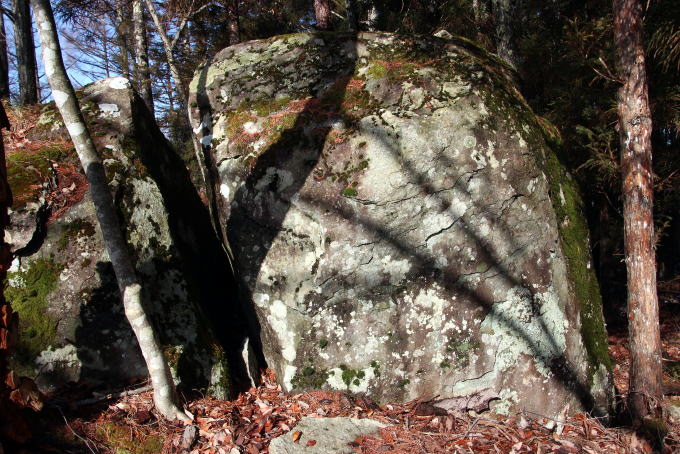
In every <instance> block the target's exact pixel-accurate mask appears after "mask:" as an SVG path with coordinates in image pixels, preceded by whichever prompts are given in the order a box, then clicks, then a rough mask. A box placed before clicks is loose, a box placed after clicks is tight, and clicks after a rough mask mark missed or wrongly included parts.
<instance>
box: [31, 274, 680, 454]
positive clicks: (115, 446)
mask: <svg viewBox="0 0 680 454" xmlns="http://www.w3.org/2000/svg"><path fill="white" fill-rule="evenodd" d="M678 284H680V281H679V282H678ZM678 295H680V293H679V294H675V293H674V294H673V295H672V297H671V298H665V299H664V298H662V304H661V311H662V326H661V329H662V343H663V358H664V364H665V365H666V366H668V365H671V366H675V367H665V370H666V373H665V380H666V381H668V382H671V383H673V382H674V383H676V384H677V383H678V382H679V381H680V367H677V366H678V365H680V329H679V328H680V301H678ZM609 350H610V353H611V356H612V359H613V361H614V381H615V386H616V391H617V394H618V398H619V401H623V400H624V399H625V396H626V392H627V386H628V384H627V382H628V368H629V358H630V354H629V351H628V339H627V333H626V330H625V328H624V327H616V326H614V327H612V326H611V325H610V336H609ZM138 386H139V385H138ZM142 389H143V388H142ZM71 397H72V398H71V399H70V401H71V402H75V400H76V399H75V396H71ZM674 399H677V400H675V403H676V404H678V405H680V398H678V397H669V398H668V402H666V403H667V404H669V403H672V402H673V400H674ZM56 401H57V402H62V406H61V407H60V408H58V409H57V408H56V407H54V406H52V409H51V410H49V409H48V411H47V413H48V414H51V415H52V416H51V417H48V418H47V419H46V420H45V422H44V424H46V425H47V426H49V427H47V430H45V431H44V432H43V435H42V436H40V437H37V438H39V439H42V441H38V439H36V442H37V443H38V446H37V447H39V449H40V450H41V452H72V453H76V452H77V453H81V452H84V453H97V454H109V453H111V454H152V453H153V454H155V453H159V452H163V453H191V454H204V453H209V454H239V453H247V454H255V453H268V452H269V449H268V448H269V443H270V441H271V440H272V439H273V438H276V437H278V436H281V435H283V434H285V433H287V432H290V431H292V432H293V436H292V437H293V440H297V442H298V443H300V445H301V447H302V446H313V445H314V444H315V443H316V441H315V440H313V439H311V438H310V437H305V434H303V433H301V432H300V431H296V424H297V423H298V421H299V420H300V419H301V418H302V417H304V416H308V415H312V416H314V417H319V418H323V417H337V416H350V417H355V418H371V419H375V420H378V421H380V422H382V423H384V424H387V426H386V427H384V428H382V429H380V431H379V432H378V433H376V434H375V435H368V436H363V437H359V438H358V439H356V440H355V441H354V442H352V443H350V444H349V446H348V449H352V450H353V452H356V453H363V454H378V453H385V452H389V453H393V454H411V453H525V452H532V453H533V452H535V453H560V454H567V453H588V454H595V453H647V452H652V449H651V448H650V446H649V444H648V443H647V442H646V441H645V438H644V437H643V436H641V435H639V434H637V433H636V432H635V431H633V430H631V429H629V428H626V427H615V426H612V425H611V424H610V425H605V424H603V422H602V421H600V420H598V419H596V418H592V417H590V416H588V415H585V414H577V415H574V416H571V417H568V418H565V419H563V420H552V419H549V418H545V417H541V416H540V415H535V414H516V415H511V416H509V417H498V416H493V415H490V414H481V415H476V414H467V413H458V414H447V415H443V416H442V415H433V414H432V412H431V411H428V406H427V405H423V403H422V402H420V401H418V400H415V401H412V402H407V403H393V404H388V405H384V406H377V405H376V404H375V403H373V402H372V401H371V400H370V399H368V398H366V397H365V396H357V395H351V394H348V393H343V392H328V391H316V392H309V393H302V394H286V393H284V392H282V390H281V387H280V386H279V385H277V384H276V382H275V377H274V376H273V374H272V373H271V372H269V373H267V374H265V375H264V376H263V383H262V385H261V386H259V387H257V388H252V389H250V390H249V391H248V392H246V393H243V394H241V395H240V396H239V397H238V398H237V399H236V400H234V401H219V400H215V399H212V398H197V399H193V400H192V399H190V400H189V401H188V402H187V404H186V407H187V409H188V410H189V411H190V412H191V413H192V414H193V415H194V416H195V426H196V427H197V429H198V431H197V432H196V434H195V436H190V437H188V438H187V435H186V434H187V433H188V432H189V431H185V429H186V427H185V426H184V425H182V424H179V423H167V422H164V421H162V420H159V419H158V418H157V417H156V415H155V414H154V411H153V405H152V396H151V392H150V391H145V392H141V393H133V394H129V395H126V396H124V397H118V398H116V399H109V400H103V401H101V402H98V403H97V404H94V405H90V406H82V405H71V406H70V408H69V405H64V404H63V402H64V400H63V395H62V396H60V398H59V399H57V400H56ZM48 407H49V401H48ZM429 408H431V407H429ZM43 413H45V411H43ZM666 423H667V425H668V428H669V432H668V435H667V436H666V439H665V444H666V446H665V448H664V452H669V453H673V452H680V420H678V419H673V418H671V417H670V416H668V415H667V416H666ZM183 435H184V436H183ZM187 446H189V447H188V448H187Z"/></svg>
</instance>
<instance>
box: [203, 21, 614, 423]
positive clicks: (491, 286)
mask: <svg viewBox="0 0 680 454" xmlns="http://www.w3.org/2000/svg"><path fill="white" fill-rule="evenodd" d="M189 101H190V111H191V115H192V117H193V120H192V121H193V127H194V132H195V133H196V142H197V145H198V147H197V150H198V154H199V158H200V159H201V160H202V161H203V164H204V172H203V174H204V176H205V178H206V181H207V184H208V186H209V187H210V188H211V192H212V193H213V194H214V198H215V199H214V206H215V210H216V211H217V214H218V216H219V217H220V219H221V222H222V228H223V230H224V232H225V234H226V235H227V236H228V240H229V244H230V246H231V248H232V250H233V255H234V258H235V267H236V269H237V271H238V273H239V274H240V279H241V281H242V287H243V297H244V298H248V299H250V300H251V301H252V303H253V304H254V307H255V310H256V312H257V315H258V319H259V322H260V324H261V327H262V328H261V332H262V345H263V349H264V354H265V358H266V360H267V362H268V364H269V366H270V367H272V368H273V369H274V370H275V371H276V372H277V374H278V378H279V380H280V381H281V382H282V384H283V385H284V387H285V389H287V390H304V389H312V388H332V389H343V390H349V391H354V392H367V393H369V394H371V395H372V396H374V397H375V398H377V399H379V400H381V401H385V400H389V399H400V400H406V399H413V398H416V397H425V398H427V397H434V396H442V397H446V396H466V395H473V394H475V393H479V392H482V391H484V392H485V393H486V395H489V393H493V392H495V393H497V394H498V397H499V399H497V400H496V401H494V402H492V404H491V406H492V409H493V410H494V411H496V412H499V413H507V412H509V411H515V410H521V409H525V410H530V411H535V412H538V413H540V414H544V415H551V416H554V415H557V414H560V413H562V412H564V411H568V412H575V411H578V410H581V409H583V408H592V407H596V408H598V409H600V410H602V411H606V410H607V409H608V407H609V404H610V403H611V401H610V398H611V381H610V370H609V368H610V362H609V361H610V360H609V357H608V353H607V346H606V336H605V330H604V323H603V319H602V308H601V302H600V299H599V290H598V286H597V282H596V280H595V277H594V275H593V272H592V270H591V269H590V268H591V267H590V257H589V247H588V237H587V229H586V226H585V224H584V219H583V217H582V214H581V212H580V199H579V196H578V192H577V189H576V187H575V184H574V183H573V182H572V180H571V178H570V177H569V176H568V175H567V174H566V173H565V172H564V170H563V168H562V166H561V164H560V162H559V160H558V159H557V157H556V155H555V154H554V152H553V151H552V150H551V149H550V148H549V147H548V146H547V145H546V134H548V133H549V132H550V129H549V127H548V125H546V124H545V123H544V122H542V121H540V120H539V119H537V118H536V117H535V116H534V115H533V114H532V112H531V111H530V109H529V108H528V106H527V105H526V103H525V102H524V100H523V98H522V97H521V96H520V94H519V93H518V92H517V90H516V89H515V88H514V86H513V85H512V83H511V81H510V78H509V77H508V76H507V74H506V68H505V67H504V66H503V64H502V63H501V62H500V61H499V60H498V59H497V58H495V57H494V56H491V55H489V54H487V53H485V52H484V51H483V50H481V49H479V48H477V47H476V46H474V45H473V44H471V43H469V42H467V41H464V40H458V39H451V40H444V39H438V38H422V37H421V38H401V37H397V36H394V35H390V34H370V33H361V34H359V35H358V36H352V35H349V34H332V33H330V34H324V33H317V34H296V35H287V36H281V37H274V38H271V39H268V40H262V41H252V42H247V43H242V44H238V45H236V46H232V47H229V48H227V49H224V50H223V51H222V52H220V53H219V54H218V55H217V56H216V57H215V58H214V59H213V60H212V61H211V62H209V64H207V65H205V66H203V67H201V68H199V70H198V71H197V73H196V75H195V77H194V79H193V81H192V83H191V95H190V100H189Z"/></svg>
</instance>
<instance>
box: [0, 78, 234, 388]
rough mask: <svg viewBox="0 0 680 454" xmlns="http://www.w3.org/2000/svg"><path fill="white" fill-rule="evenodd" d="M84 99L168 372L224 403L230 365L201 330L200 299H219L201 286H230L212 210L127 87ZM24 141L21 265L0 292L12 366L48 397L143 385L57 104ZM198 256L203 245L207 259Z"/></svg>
mask: <svg viewBox="0 0 680 454" xmlns="http://www.w3.org/2000/svg"><path fill="white" fill-rule="evenodd" d="M79 97H80V101H81V107H82V109H83V112H84V114H85V118H86V121H87V123H88V125H89V128H90V131H91V134H92V136H93V138H94V140H95V142H96V145H97V149H98V151H99V152H100V153H101V155H102V157H103V158H104V164H105V168H106V173H107V177H108V178H109V180H110V186H111V190H112V192H113V193H114V195H115V202H116V205H117V207H118V209H119V214H120V215H121V218H122V219H123V224H124V226H125V229H126V236H127V240H128V242H129V244H130V246H131V250H132V251H133V255H134V259H135V262H136V266H137V271H138V273H139V275H140V278H141V280H142V283H143V288H144V298H145V304H146V306H147V309H148V311H149V313H150V314H151V318H152V320H153V322H154V324H155V326H156V327H157V330H158V333H159V334H160V337H161V343H162V344H163V347H164V349H165V353H166V357H167V359H168V360H169V361H170V363H171V366H172V369H173V373H174V374H175V375H176V378H177V379H178V380H180V381H181V382H182V383H183V384H185V385H187V386H188V387H191V388H210V389H211V390H212V391H213V392H214V393H216V394H217V395H221V396H225V395H226V394H227V391H228V390H229V375H228V367H227V364H228V361H226V355H225V351H224V349H223V348H222V346H221V342H220V339H218V338H217V337H216V336H215V335H214V334H213V331H212V330H211V327H210V324H209V323H206V318H208V317H211V316H212V315H213V314H212V313H211V312H210V311H211V308H210V307H207V306H206V300H210V298H213V299H215V298H214V296H215V295H214V294H212V293H210V292H209V291H206V288H210V287H209V286H206V283H205V282H204V281H203V278H204V277H210V276H212V278H213V281H217V283H216V284H214V285H213V287H212V289H213V290H214V291H221V290H223V288H224V284H225V283H226V282H228V280H229V279H228V277H227V278H225V277H223V276H221V275H220V272H218V271H217V270H218V269H221V270H224V271H222V272H221V274H225V275H229V269H228V262H227V261H226V255H224V254H223V255H224V257H225V262H224V263H217V262H218V260H217V259H216V257H217V255H216V253H215V251H218V250H221V249H220V248H221V246H220V243H219V241H218V240H217V236H216V235H215V234H214V233H213V229H212V228H211V223H210V218H209V214H208V212H207V209H205V208H204V206H203V204H202V203H201V202H200V200H199V199H198V195H197V193H196V192H195V191H194V189H193V186H192V185H191V183H190V179H189V176H188V172H187V170H186V169H185V168H184V166H183V165H182V164H181V160H179V158H177V157H176V156H175V155H174V153H173V151H172V149H171V148H170V147H169V145H168V143H167V141H165V138H164V137H163V135H162V133H161V132H160V130H158V127H157V126H156V125H155V123H154V120H153V117H152V116H151V115H150V114H149V112H148V111H146V109H145V108H144V107H143V102H142V101H141V99H140V98H139V97H138V96H137V95H136V94H135V93H134V92H133V90H132V88H131V87H130V84H129V82H128V81H127V80H126V79H122V78H116V79H107V80H103V81H100V82H96V83H94V84H92V85H89V86H88V87H86V88H84V89H83V90H82V91H81V92H79ZM29 138H30V139H32V141H31V142H30V143H29V146H26V148H25V149H24V150H16V151H15V152H13V153H11V154H9V156H8V158H7V162H8V179H9V182H10V185H11V186H12V190H13V192H14V194H15V204H14V206H13V210H12V212H11V220H12V223H13V226H12V228H11V230H10V231H9V234H8V237H7V239H8V242H9V243H10V244H11V245H12V248H13V251H14V255H15V257H16V258H15V260H14V264H13V267H12V269H11V270H10V273H9V274H8V279H7V287H6V291H5V292H6V295H7V297H8V299H9V300H10V301H11V303H12V306H13V307H14V310H15V311H17V312H18V313H19V320H20V338H19V344H18V345H17V346H16V348H15V351H14V356H13V361H14V367H15V370H18V371H19V372H20V373H23V374H26V375H30V376H32V377H35V378H36V383H37V384H38V385H39V386H40V387H41V389H43V390H45V391H50V390H54V389H55V388H57V387H58V386H60V385H63V384H65V383H67V382H79V383H87V384H91V385H96V384H104V385H107V386H111V385H115V384H120V383H121V382H126V380H128V379H131V378H135V377H146V376H147V370H146V366H145V363H144V360H143V358H142V356H141V352H140V350H139V346H138V344H137V341H136V339H135V336H134V334H133V332H132V330H131V328H130V326H129V323H128V321H127V319H126V318H125V315H124V312H123V307H122V302H121V300H120V294H119V291H118V286H117V283H116V279H115V275H114V272H113V268H112V265H111V262H110V260H109V258H108V254H107V252H106V249H105V247H104V244H103V240H102V236H101V231H100V229H99V225H98V222H97V218H96V215H95V211H94V205H93V204H92V201H91V199H90V197H89V194H88V193H87V181H86V179H85V177H84V175H83V174H82V172H81V170H80V164H79V162H78V159H77V156H76V154H75V151H74V149H73V147H72V145H71V143H70V140H69V138H68V135H67V133H66V130H65V128H64V127H63V123H62V122H61V120H60V117H59V114H58V112H57V111H56V109H55V107H54V103H51V104H49V105H47V106H45V107H44V108H43V113H42V116H41V119H40V121H39V122H38V125H37V126H36V127H34V128H33V130H31V131H30V132H29ZM184 215H186V217H184ZM211 234H212V239H213V243H212V244H211V243H210V242H209V238H210V235H211ZM206 241H207V242H206ZM200 249H208V252H205V253H204V261H203V263H197V261H198V260H197V257H196V254H198V253H199V252H198V251H199V250H200ZM206 269H209V270H211V271H206ZM211 273H212V274H211ZM220 298H222V299H223V301H224V299H225V295H224V294H222V295H221V296H220ZM220 304H223V305H225V304H226V303H224V302H220Z"/></svg>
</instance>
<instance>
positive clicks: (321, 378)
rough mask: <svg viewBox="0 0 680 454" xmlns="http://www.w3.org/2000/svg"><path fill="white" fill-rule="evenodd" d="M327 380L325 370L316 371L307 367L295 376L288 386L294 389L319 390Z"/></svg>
mask: <svg viewBox="0 0 680 454" xmlns="http://www.w3.org/2000/svg"><path fill="white" fill-rule="evenodd" d="M327 379H328V371H327V370H326V369H321V370H317V369H316V368H314V367H312V366H307V367H305V368H303V369H302V371H301V372H300V373H299V374H295V376H294V377H293V378H292V379H291V381H290V384H291V385H292V386H293V388H295V389H321V388H322V387H323V385H324V384H325V383H326V380H327Z"/></svg>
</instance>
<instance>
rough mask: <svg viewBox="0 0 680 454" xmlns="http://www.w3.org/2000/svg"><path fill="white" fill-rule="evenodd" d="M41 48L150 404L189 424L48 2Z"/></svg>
mask: <svg viewBox="0 0 680 454" xmlns="http://www.w3.org/2000/svg"><path fill="white" fill-rule="evenodd" d="M31 4H32V6H33V12H34V14H35V19H36V23H37V24H38V34H39V36H40V43H41V48H42V58H43V65H44V67H45V73H46V74H47V78H48V80H49V83H50V87H51V88H52V97H53V98H54V100H55V103H56V105H57V108H58V109H59V112H60V113H61V116H62V117H63V119H64V124H65V125H66V129H67V130H68V132H69V134H70V136H71V139H72V141H73V144H74V145H75V148H76V152H77V153H78V157H79V158H80V162H81V164H82V166H83V169H84V170H85V174H86V176H87V180H88V183H89V185H90V194H91V195H92V200H93V202H94V205H95V209H96V212H97V219H98V220H99V224H100V226H101V230H102V236H103V237H104V243H105V244H106V249H107V251H108V253H109V257H111V263H112V264H113V269H114V272H115V273H116V279H117V280H118V287H119V288H120V292H121V295H123V305H124V308H125V315H126V317H127V318H128V320H129V321H130V325H132V330H133V331H134V333H135V336H136V337H137V341H138V342H139V346H140V348H141V350H142V355H143V356H144V360H145V361H146V365H147V368H148V369H149V375H150V376H151V383H152V384H153V389H154V403H155V405H156V408H157V409H158V411H159V412H160V413H161V414H162V415H163V416H164V417H166V418H168V419H171V420H172V419H182V420H188V419H189V417H188V416H187V415H186V413H184V411H182V410H181V408H180V407H179V405H178V403H177V402H178V399H177V394H176V392H175V386H174V383H173V381H172V377H171V375H170V369H169V367H168V364H167V363H166V361H165V359H164V358H163V352H162V350H161V345H160V343H159V342H158V338H157V336H156V334H155V332H154V330H153V328H152V326H151V324H150V323H149V320H148V319H147V316H146V314H145V313H144V308H143V307H142V303H141V298H140V292H141V290H142V287H141V285H140V283H139V280H138V278H137V275H136V273H135V269H134V266H133V264H132V259H131V258H130V254H129V252H128V247H127V244H126V242H125V238H124V236H123V229H122V228H121V225H120V222H119V220H118V215H117V213H116V208H115V205H114V203H113V198H112V196H111V192H110V190H109V186H108V182H107V179H106V175H105V174H104V166H103V164H102V160H101V158H100V157H99V155H98V154H97V150H96V149H95V147H94V143H93V142H92V139H91V137H90V133H89V132H88V130H87V126H86V125H85V122H84V120H83V115H82V112H81V110H80V106H79V104H78V99H77V98H76V94H75V91H74V90H73V87H72V86H71V82H70V81H69V78H68V75H67V74H66V69H65V67H64V62H63V60H62V56H61V49H60V47H59V39H58V37H57V28H56V25H55V22H54V15H53V14H52V7H51V6H50V2H49V0H31Z"/></svg>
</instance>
